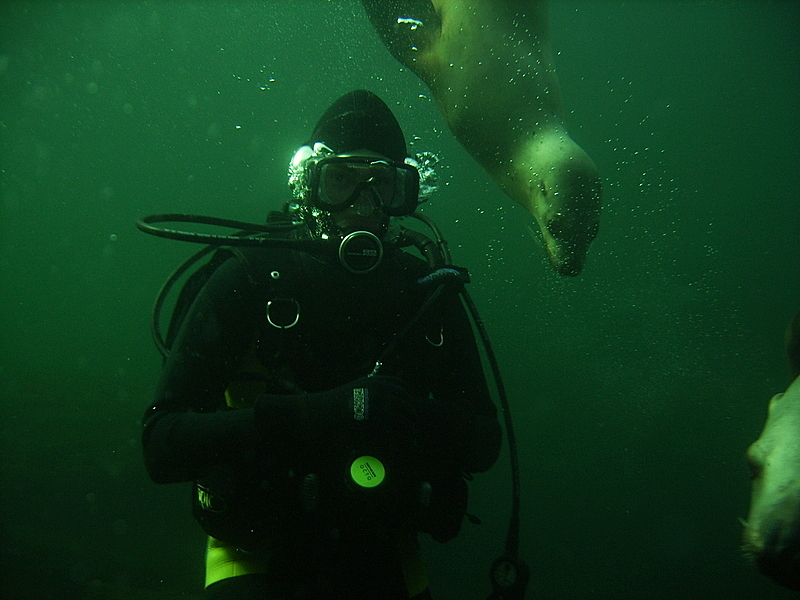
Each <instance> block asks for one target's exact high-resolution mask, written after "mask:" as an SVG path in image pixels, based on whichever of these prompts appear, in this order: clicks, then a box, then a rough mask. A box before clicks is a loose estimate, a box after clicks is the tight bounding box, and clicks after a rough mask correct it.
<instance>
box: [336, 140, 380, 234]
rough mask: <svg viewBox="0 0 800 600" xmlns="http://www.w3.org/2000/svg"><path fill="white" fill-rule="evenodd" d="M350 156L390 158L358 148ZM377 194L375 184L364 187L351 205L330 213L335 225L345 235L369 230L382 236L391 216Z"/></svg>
mask: <svg viewBox="0 0 800 600" xmlns="http://www.w3.org/2000/svg"><path fill="white" fill-rule="evenodd" d="M348 156H353V157H368V158H375V159H378V160H386V161H389V160H390V159H388V158H386V157H385V156H382V155H380V154H376V153H374V152H370V151H369V150H357V151H355V152H352V153H348ZM375 194H376V190H375V188H374V187H373V186H367V187H364V188H363V189H362V190H361V192H360V193H359V194H358V197H357V198H356V199H355V200H354V201H353V203H352V204H351V205H350V206H348V207H347V208H345V209H343V210H338V211H336V212H332V213H330V215H331V220H332V221H333V224H334V226H335V227H336V228H337V229H338V230H339V231H340V232H341V233H342V234H343V235H347V234H349V233H352V232H353V231H369V232H370V233H373V234H375V235H376V236H378V237H382V236H383V235H384V234H385V233H386V230H387V228H388V226H389V216H388V215H387V214H386V212H385V211H384V210H383V208H382V206H381V202H380V198H378V197H376V195H375Z"/></svg>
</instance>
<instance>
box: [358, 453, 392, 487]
mask: <svg viewBox="0 0 800 600" xmlns="http://www.w3.org/2000/svg"><path fill="white" fill-rule="evenodd" d="M350 477H352V478H353V481H354V482H355V483H356V484H358V485H359V486H361V487H364V488H374V487H377V486H379V485H380V484H381V483H382V482H383V480H384V478H385V477H386V470H385V469H384V468H383V463H382V462H381V461H379V460H378V459H377V458H375V457H374V456H359V457H358V458H357V459H355V460H354V461H353V464H352V465H350Z"/></svg>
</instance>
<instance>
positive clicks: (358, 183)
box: [309, 155, 419, 217]
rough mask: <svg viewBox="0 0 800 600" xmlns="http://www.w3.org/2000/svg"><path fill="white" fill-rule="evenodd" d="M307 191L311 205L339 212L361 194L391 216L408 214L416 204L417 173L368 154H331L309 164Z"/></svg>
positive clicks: (401, 165)
mask: <svg viewBox="0 0 800 600" xmlns="http://www.w3.org/2000/svg"><path fill="white" fill-rule="evenodd" d="M309 184H310V185H309V188H310V189H309V192H310V200H311V202H312V204H313V205H314V206H316V207H317V208H319V209H321V210H325V211H329V212H338V211H342V210H345V209H346V208H348V207H350V206H353V205H354V204H355V203H356V202H358V201H359V198H360V197H361V194H362V193H364V192H366V193H368V194H370V195H371V200H372V201H374V202H375V204H376V205H377V206H378V207H380V208H381V209H382V210H383V212H385V213H386V214H387V215H389V216H392V217H399V216H403V215H410V214H412V213H413V212H414V211H415V210H416V209H417V205H418V204H419V172H418V171H417V169H416V168H414V167H413V166H411V165H407V164H405V163H397V162H394V161H391V160H388V159H385V158H376V157H369V156H342V155H334V156H328V157H326V158H323V159H321V160H319V161H313V162H310V164H309Z"/></svg>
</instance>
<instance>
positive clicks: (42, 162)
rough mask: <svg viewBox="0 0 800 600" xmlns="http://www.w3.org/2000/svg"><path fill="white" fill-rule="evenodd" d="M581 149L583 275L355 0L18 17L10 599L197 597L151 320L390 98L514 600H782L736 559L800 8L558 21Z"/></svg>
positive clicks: (7, 226) (763, 352)
mask: <svg viewBox="0 0 800 600" xmlns="http://www.w3.org/2000/svg"><path fill="white" fill-rule="evenodd" d="M550 24H551V37H552V41H553V46H554V49H555V51H556V53H557V57H556V66H557V69H558V71H559V75H560V79H561V85H562V91H563V98H564V102H565V105H566V107H567V112H568V116H567V119H568V127H569V129H570V131H571V133H572V136H573V138H574V139H576V141H577V142H578V143H579V144H581V145H582V147H583V148H584V149H585V150H586V151H587V152H588V153H589V154H590V155H591V156H592V158H593V159H594V160H595V162H596V163H597V164H598V166H599V168H600V170H601V173H602V175H603V178H604V186H605V187H604V209H603V214H602V221H601V230H600V235H599V237H598V239H597V240H596V241H595V242H594V244H593V246H592V248H591V250H590V252H589V258H588V261H587V264H586V267H585V270H584V272H583V274H581V275H580V276H579V277H578V278H575V279H569V278H563V277H560V276H558V275H556V274H555V273H554V272H553V271H552V269H551V268H550V266H549V265H548V264H547V261H546V259H545V256H544V252H543V250H542V249H541V247H540V245H539V243H538V241H537V238H536V235H532V234H531V231H530V228H531V227H535V224H534V222H533V220H532V218H531V217H530V215H529V214H528V213H527V212H526V211H525V210H524V209H522V208H521V207H519V206H517V205H515V204H514V203H513V202H512V201H511V200H510V199H509V198H508V197H506V196H505V195H504V194H502V192H500V191H499V189H498V188H497V187H496V186H495V185H494V184H493V183H492V182H491V181H490V180H489V178H488V176H487V175H486V174H485V173H484V172H483V171H482V170H481V169H480V168H479V167H478V165H477V164H476V163H475V162H474V161H473V160H472V159H471V158H470V157H469V155H468V154H467V153H466V152H465V151H464V150H463V149H462V148H461V147H460V146H459V145H458V144H457V143H456V141H455V140H454V138H453V136H452V134H451V133H450V132H449V130H448V129H447V128H446V126H445V125H444V122H443V121H442V119H441V118H440V117H439V115H438V113H437V111H436V108H435V106H434V103H433V101H432V100H431V98H430V96H429V93H428V90H427V88H425V87H424V85H423V84H422V83H421V82H420V81H419V80H418V79H417V78H416V77H415V76H414V75H413V74H411V73H410V72H409V71H407V70H406V69H404V68H402V67H401V66H400V65H399V64H398V63H397V62H395V61H394V60H393V59H392V58H391V57H390V55H389V53H388V51H387V50H386V49H385V47H384V46H383V44H382V43H381V42H380V41H379V39H378V37H377V35H376V34H375V33H374V32H373V30H372V29H371V27H370V25H369V23H368V21H367V19H366V17H365V16H364V14H363V12H362V9H361V6H360V3H358V2H356V1H354V0H334V1H324V0H299V1H298V0H272V1H262V2H247V1H229V2H225V1H214V2H212V1H180V2H144V1H140V2H102V1H97V2H95V1H69V2H50V1H41V2H14V1H8V0H6V1H5V2H3V3H2V4H0V177H1V178H2V179H1V182H2V186H1V187H0V193H2V201H1V203H0V281H1V282H2V283H0V382H2V385H1V386H0V403H1V405H0V408H1V412H0V415H2V416H0V514H1V515H2V520H1V521H0V522H1V523H2V525H1V527H2V529H1V530H0V550H1V551H2V554H0V596H2V597H3V598H9V599H11V598H13V599H20V598H25V599H27V598H31V599H48V598H59V599H64V598H68V599H71V598H145V599H148V598H152V599H162V598H163V599H167V598H196V597H199V596H200V593H201V588H202V573H203V554H204V536H203V534H202V533H201V531H200V529H199V527H198V526H197V525H196V524H195V523H194V521H193V520H192V518H191V516H190V513H189V491H188V486H185V485H171V486H157V485H155V484H153V483H151V482H150V481H149V479H148V478H147V476H146V474H145V473H144V469H143V466H142V461H141V452H140V444H139V433H140V432H139V424H140V419H141V416H142V414H143V411H144V409H145V407H146V406H147V405H148V402H149V399H150V396H151V393H152V389H153V386H154V384H155V381H156V378H157V376H158V371H159V367H160V357H159V355H158V354H157V352H156V350H155V348H154V346H153V344H152V341H151V339H150V331H149V320H150V311H151V306H152V302H153V299H154V297H155V294H156V293H157V291H158V289H159V287H160V286H161V284H162V283H163V281H164V280H165V278H166V277H167V276H168V275H169V273H170V272H171V271H172V269H173V268H174V267H175V266H177V265H178V264H179V263H180V262H182V261H183V260H184V259H185V258H186V257H188V256H189V254H191V253H192V252H194V251H195V250H196V249H197V247H196V246H194V245H191V244H186V243H181V242H175V241H167V240H163V239H157V238H154V237H150V236H147V235H144V234H142V233H140V232H139V231H137V230H136V228H135V227H134V221H135V219H137V218H138V217H141V216H144V215H147V214H151V213H158V212H190V213H199V214H209V215H216V216H222V217H228V218H238V219H244V220H250V221H256V222H258V221H261V220H263V218H264V216H265V213H266V212H267V211H268V210H270V209H274V208H278V207H279V206H280V205H281V203H282V202H283V201H284V200H286V199H287V198H288V192H287V188H286V166H287V163H288V161H289V159H290V157H291V156H292V154H293V152H294V150H295V149H296V148H297V147H298V146H299V145H301V144H302V143H303V142H304V141H305V140H306V137H307V136H308V134H309V133H310V131H311V128H312V126H313V124H314V122H315V121H316V119H317V117H318V116H319V115H320V114H321V113H322V111H323V110H324V109H325V108H326V107H327V106H328V105H329V104H330V103H331V101H333V100H334V99H335V98H337V97H338V96H339V95H341V94H342V93H344V92H346V91H349V90H351V89H354V88H367V89H371V90H373V91H375V92H376V93H378V94H379V95H380V96H381V97H383V98H384V100H386V101H387V103H388V104H389V105H390V106H391V107H392V108H393V110H394V111H395V113H396V115H397V117H398V119H399V121H400V123H401V124H402V126H403V128H404V130H405V132H406V135H407V138H408V139H409V141H411V142H413V144H412V146H411V149H412V150H413V151H415V152H418V151H425V150H427V151H432V152H435V153H436V154H437V155H438V156H439V157H440V158H441V161H442V162H441V166H440V175H441V178H442V182H441V187H440V190H439V191H438V192H437V194H436V195H435V196H434V197H433V198H432V199H431V200H430V201H429V202H428V204H426V205H425V206H424V207H423V212H424V213H426V214H427V215H429V216H431V217H432V218H434V219H435V220H436V221H437V223H438V224H439V226H440V227H441V229H442V230H443V232H444V234H445V236H446V237H447V239H448V240H449V242H450V246H451V250H452V252H453V256H454V262H455V263H456V264H459V265H463V266H465V267H468V268H469V269H470V272H471V275H472V280H473V283H472V284H471V286H470V291H471V293H472V296H473V298H474V300H475V301H476V303H477V304H478V307H479V309H480V310H481V314H482V316H483V318H484V320H485V322H486V326H487V328H488V330H489V333H490V335H491V338H492V341H493V344H494V348H495V352H496V353H497V356H498V360H499V362H500V365H501V368H502V371H503V375H504V379H505V384H506V387H507V389H508V393H509V397H510V401H511V403H512V410H513V415H514V419H515V425H516V432H517V437H518V442H519V455H520V460H521V463H522V469H523V471H522V478H523V496H522V554H523V556H524V557H525V558H526V560H527V562H528V563H529V565H530V567H531V571H532V578H531V584H530V587H529V591H528V595H527V597H528V598H547V599H574V598H587V599H588V598H591V599H611V598H614V599H677V598H709V599H712V598H720V599H723V598H724V599H727V600H738V599H748V600H753V599H772V598H776V599H779V598H790V597H796V594H791V593H789V592H788V591H785V590H783V589H782V588H780V587H779V586H777V585H776V584H773V583H772V582H771V581H769V580H767V579H766V578H764V577H762V576H761V575H759V574H758V573H757V572H756V571H755V569H754V568H753V567H752V566H751V565H750V564H748V562H747V560H746V559H745V557H744V556H743V555H742V553H741V551H740V538H741V524H740V523H739V521H738V519H739V518H743V517H745V516H746V514H747V507H748V501H749V493H750V490H749V479H748V474H747V469H746V467H745V462H744V452H745V450H746V448H747V446H748V445H749V443H750V442H752V441H753V440H755V438H756V437H758V434H759V432H760V430H761V427H762V425H763V423H764V420H765V418H766V407H767V401H768V400H769V398H770V397H771V396H772V395H773V394H775V393H777V392H780V391H783V389H785V387H786V386H787V385H788V383H789V374H788V369H787V367H786V361H785V357H784V354H783V348H782V334H783V329H784V328H785V326H786V324H787V322H788V321H789V319H790V318H791V317H792V315H793V314H794V313H795V312H796V311H798V310H800V144H798V141H800V41H799V40H798V33H797V32H798V31H800V3H798V2H790V1H773V2H766V1H765V2H741V1H702V2H701V1H697V2H690V1H677V0H675V1H644V0H642V1H628V2H623V1H617V0H602V1H577V0H576V1H562V0H558V1H554V2H552V3H551V9H550ZM509 502H510V484H509V476H508V459H507V458H506V456H505V455H504V458H503V459H502V460H501V462H500V463H498V465H497V466H496V467H495V468H494V469H493V470H492V471H491V472H490V473H488V474H485V475H480V476H477V477H476V481H475V482H473V483H472V484H471V505H470V512H472V513H475V514H476V515H478V516H479V517H480V518H481V520H482V521H483V524H482V525H480V526H475V525H472V524H470V523H465V524H464V526H463V529H462V533H461V535H460V536H459V538H458V539H457V540H455V541H453V542H451V543H448V544H446V545H438V544H436V543H435V542H433V541H430V540H428V539H425V540H424V542H423V543H424V551H425V553H426V555H427V556H428V561H427V562H428V566H429V571H430V575H431V579H432V591H433V593H434V597H435V598H436V599H437V600H447V599H458V600H465V599H466V600H468V599H473V598H476V599H477V598H485V597H486V596H487V595H488V593H489V591H490V586H489V581H488V576H487V571H488V565H489V563H490V561H491V560H492V559H494V558H495V557H496V556H498V555H499V554H500V553H501V551H502V547H503V537H504V535H505V529H506V524H507V518H508V513H509Z"/></svg>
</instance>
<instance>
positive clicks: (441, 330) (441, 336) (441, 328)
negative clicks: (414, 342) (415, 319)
mask: <svg viewBox="0 0 800 600" xmlns="http://www.w3.org/2000/svg"><path fill="white" fill-rule="evenodd" d="M425 339H426V340H428V343H429V344H430V345H431V346H435V347H436V348H440V347H441V345H442V344H444V326H442V325H440V326H439V341H438V342H434V341H433V340H432V339H431V338H430V336H429V335H428V334H427V333H426V334H425Z"/></svg>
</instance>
